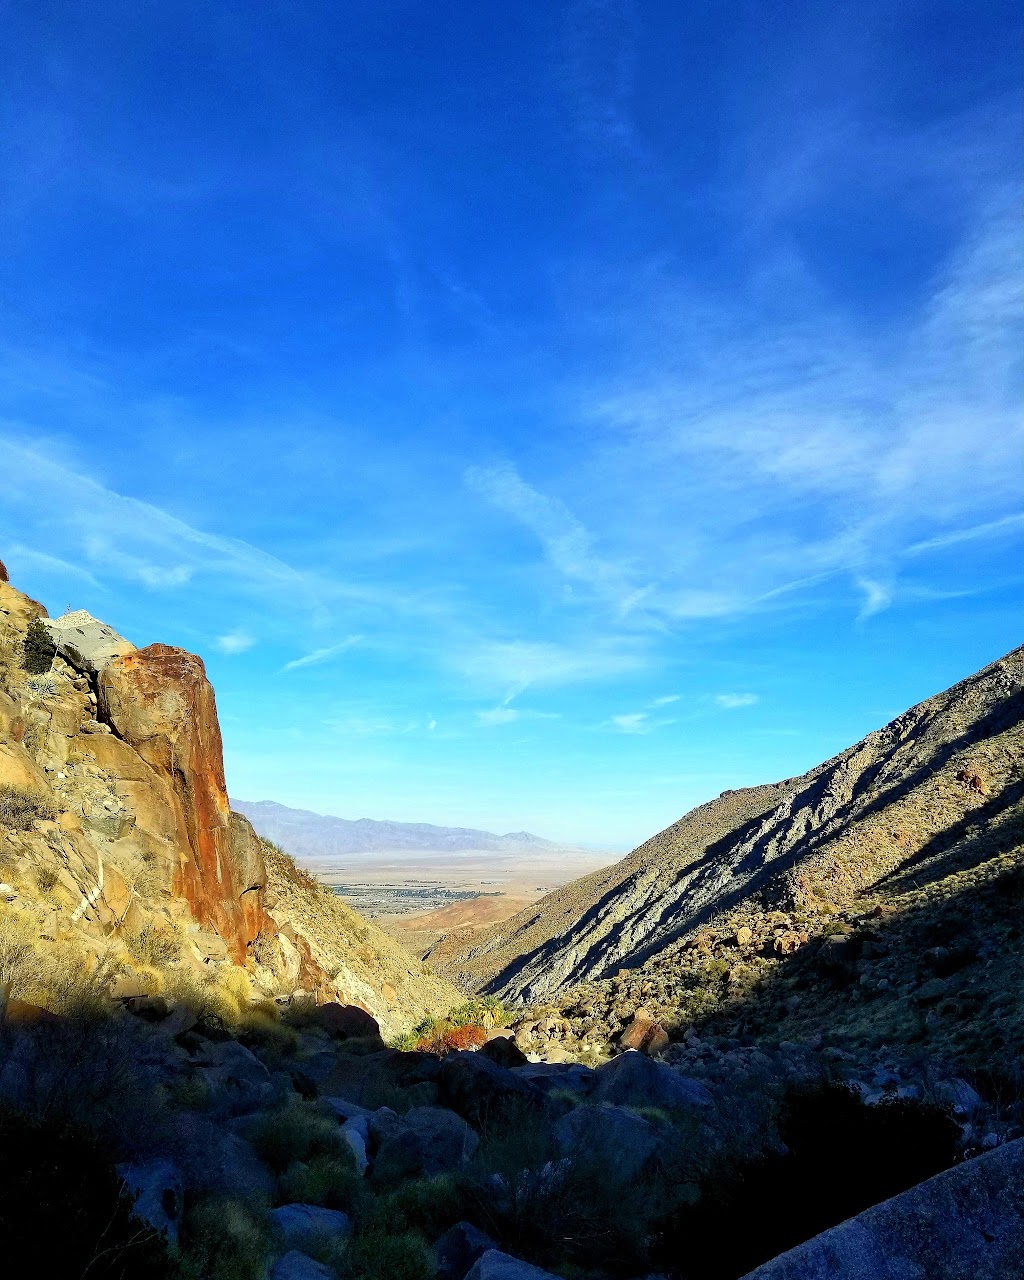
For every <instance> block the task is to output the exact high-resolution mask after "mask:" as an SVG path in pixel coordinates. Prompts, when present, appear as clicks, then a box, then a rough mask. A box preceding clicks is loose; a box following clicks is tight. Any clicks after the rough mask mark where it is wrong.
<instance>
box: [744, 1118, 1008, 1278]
mask: <svg viewBox="0 0 1024 1280" xmlns="http://www.w3.org/2000/svg"><path fill="white" fill-rule="evenodd" d="M1010 1276H1024V1138H1019V1139H1018V1140H1017V1141H1016V1142H1010V1143H1007V1144H1006V1146H1004V1147H999V1148H997V1149H996V1150H995V1151H990V1152H988V1153H987V1154H986V1155H983V1156H978V1157H977V1159H975V1160H969V1161H967V1162H966V1163H965V1164H959V1165H956V1166H954V1167H953V1168H952V1169H947V1170H946V1172H945V1173H940V1174H937V1175H936V1176H935V1177H934V1178H929V1179H928V1180H927V1181H926V1182H922V1183H919V1184H918V1185H917V1186H916V1187H911V1188H910V1190H909V1191H904V1192H903V1193H902V1194H901V1195H898V1196H893V1198H892V1199H891V1200H885V1201H883V1202H882V1204H877V1205H875V1206H874V1207H873V1208H871V1209H865V1211H864V1212H863V1213H858V1214H857V1216H856V1217H854V1218H850V1219H849V1220H848V1221H846V1222H841V1223H840V1224H839V1225H838V1226H837V1227H831V1228H830V1229H829V1230H828V1231H823V1232H822V1233H821V1235H818V1236H815V1237H814V1239H813V1240H807V1241H805V1243H804V1244H801V1245H797V1247H796V1248H795V1249H790V1250H788V1251H787V1252H786V1253H783V1254H780V1255H779V1256H778V1257H777V1258H773V1259H772V1260H771V1262H766V1263H764V1264H763V1265H761V1266H760V1267H757V1268H756V1269H755V1270H754V1271H751V1272H750V1273H749V1274H748V1276H747V1277H746V1280H866V1278H867V1277H870V1278H871V1280H965V1277H970V1280H1008V1278H1009V1277H1010Z"/></svg>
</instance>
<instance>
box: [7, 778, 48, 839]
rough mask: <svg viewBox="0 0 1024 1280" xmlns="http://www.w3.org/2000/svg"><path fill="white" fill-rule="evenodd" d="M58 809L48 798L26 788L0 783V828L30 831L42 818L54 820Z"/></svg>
mask: <svg viewBox="0 0 1024 1280" xmlns="http://www.w3.org/2000/svg"><path fill="white" fill-rule="evenodd" d="M55 814H56V809H55V808H54V806H53V801H52V800H50V798H49V797H48V796H40V795H36V793H35V792H34V791H29V790H28V789H27V788H26V787H16V786H14V785H13V784H12V783H9V782H3V783H0V827H6V828H7V830H8V831H28V830H29V829H30V828H31V826H32V824H33V822H35V821H36V820H37V819H40V818H53V817H54V816H55Z"/></svg>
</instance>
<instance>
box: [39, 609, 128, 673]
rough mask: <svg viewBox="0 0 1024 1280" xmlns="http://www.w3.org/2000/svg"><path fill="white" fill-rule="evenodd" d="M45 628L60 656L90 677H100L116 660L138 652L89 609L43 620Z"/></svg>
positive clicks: (77, 610)
mask: <svg viewBox="0 0 1024 1280" xmlns="http://www.w3.org/2000/svg"><path fill="white" fill-rule="evenodd" d="M42 624H43V626H44V627H45V628H46V631H47V634H48V635H49V637H50V639H51V640H52V641H53V644H54V647H55V649H56V651H57V654H58V655H59V656H60V657H61V658H63V659H64V661H65V662H68V663H70V665H71V666H73V667H74V668H75V669H76V670H77V671H81V672H84V673H85V674H86V675H90V676H96V675H99V673H100V672H101V671H102V670H103V668H104V667H105V666H106V665H107V664H108V663H110V662H113V660H114V659H115V658H120V657H121V656H122V655H124V654H126V653H134V652H135V645H133V644H132V643H131V642H130V641H128V640H126V639H125V638H124V636H119V635H118V634H117V632H116V631H115V630H114V628H113V627H108V626H107V624H106V623H105V622H100V621H99V620H98V619H96V618H94V617H93V616H92V614H91V613H87V612H86V611H85V609H76V610H75V611H74V612H73V613H65V614H62V615H61V616H60V617H59V618H43V619H42Z"/></svg>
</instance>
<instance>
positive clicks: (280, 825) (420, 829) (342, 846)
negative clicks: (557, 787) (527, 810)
mask: <svg viewBox="0 0 1024 1280" xmlns="http://www.w3.org/2000/svg"><path fill="white" fill-rule="evenodd" d="M231 806H232V808H233V809H235V810H236V811H237V812H238V813H241V814H244V815H245V817H247V818H248V819H249V821H250V822H251V823H252V825H253V826H254V827H255V828H256V830H257V831H258V832H259V834H260V835H261V836H266V838H267V839H268V840H273V841H274V842H275V844H279V845H281V847H282V848H283V849H285V850H286V851H287V852H288V853H291V854H293V855H294V856H295V857H297V858H336V857H338V856H340V855H345V854H362V853H416V852H422V853H442V852H443V853H458V852H462V851H465V852H467V853H468V852H474V853H487V852H494V853H506V854H507V853H520V852H527V851H528V852H532V853H544V852H555V851H560V850H564V849H574V848H575V847H576V846H573V845H564V844H558V843H557V842H556V841H552V840H543V839H542V838H541V837H540V836H535V835H532V834H531V833H530V832H529V831H511V832H508V833H507V834H506V835H496V834H495V833H494V832H493V831H477V830H474V829H473V828H472V827H435V826H433V825H432V824H431V823H429V822H387V821H377V820H376V819H374V818H355V819H352V818H336V817H334V816H333V815H331V814H323V813H311V812H310V811H309V810H308V809H290V808H289V807H288V806H287V805H283V804H277V803H276V802H275V801H273V800H234V799H233V800H232V801H231Z"/></svg>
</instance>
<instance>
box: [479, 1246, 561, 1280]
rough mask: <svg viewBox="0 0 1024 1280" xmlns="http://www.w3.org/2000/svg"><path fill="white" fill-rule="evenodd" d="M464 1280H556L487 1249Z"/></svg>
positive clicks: (528, 1265)
mask: <svg viewBox="0 0 1024 1280" xmlns="http://www.w3.org/2000/svg"><path fill="white" fill-rule="evenodd" d="M466 1280H556V1277H555V1276H553V1275H552V1274H551V1272H550V1271H543V1270H542V1269H541V1268H540V1267H534V1266H531V1265H530V1263H528V1262H523V1261H522V1260H521V1259H519V1258H513V1257H512V1255H511V1254H508V1253H500V1252H499V1251H498V1250H497V1249H488V1250H487V1252H486V1253H482V1254H481V1255H480V1257H479V1258H477V1260H476V1262H474V1263H473V1266H472V1269H471V1270H470V1271H469V1272H468V1273H467V1275H466Z"/></svg>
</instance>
